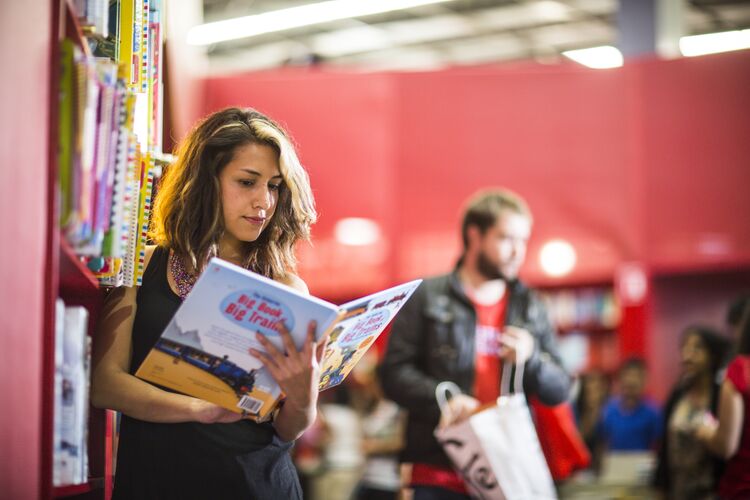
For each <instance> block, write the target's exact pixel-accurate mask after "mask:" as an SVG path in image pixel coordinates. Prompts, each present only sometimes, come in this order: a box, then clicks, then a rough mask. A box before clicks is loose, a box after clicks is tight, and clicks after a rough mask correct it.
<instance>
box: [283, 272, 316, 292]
mask: <svg viewBox="0 0 750 500" xmlns="http://www.w3.org/2000/svg"><path fill="white" fill-rule="evenodd" d="M279 281H281V282H282V283H284V284H285V285H287V286H290V287H292V288H294V289H295V290H297V291H299V292H302V293H306V294H308V295H309V294H310V290H309V289H308V288H307V283H305V282H304V280H302V278H300V277H299V276H297V275H296V274H292V273H287V275H286V276H284V278H282V279H280V280H279Z"/></svg>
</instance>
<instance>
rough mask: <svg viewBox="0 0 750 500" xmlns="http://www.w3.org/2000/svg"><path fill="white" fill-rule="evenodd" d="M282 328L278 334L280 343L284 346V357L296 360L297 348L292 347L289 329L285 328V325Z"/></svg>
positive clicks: (292, 342) (292, 341)
mask: <svg viewBox="0 0 750 500" xmlns="http://www.w3.org/2000/svg"><path fill="white" fill-rule="evenodd" d="M282 326H283V327H282V328H280V329H279V334H280V335H281V342H282V343H283V344H284V349H285V350H286V355H287V356H288V357H289V358H290V359H297V358H298V357H299V352H297V346H295V345H294V340H293V339H292V334H291V333H289V329H288V328H287V327H286V325H282Z"/></svg>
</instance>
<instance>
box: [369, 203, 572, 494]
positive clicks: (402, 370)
mask: <svg viewBox="0 0 750 500" xmlns="http://www.w3.org/2000/svg"><path fill="white" fill-rule="evenodd" d="M531 226H532V216H531V212H530V211H529V208H528V206H527V205H526V202H525V201H524V200H523V199H522V198H521V197H519V196H518V195H516V194H515V193H512V192H510V191H507V190H488V191H484V192H481V193H478V194H477V195H475V196H474V197H472V198H471V199H470V200H469V202H468V205H467V207H466V209H465V211H464V214H463V222H462V227H461V236H462V239H463V254H462V255H461V257H460V258H459V260H458V262H457V264H456V266H455V268H454V269H453V271H451V272H450V273H448V274H446V275H443V276H439V277H436V278H432V279H427V280H425V281H424V282H423V283H422V285H421V286H420V287H419V288H418V289H417V291H416V292H415V293H414V295H413V296H412V298H411V300H410V301H409V302H408V303H407V304H406V305H405V306H404V308H403V309H402V311H401V313H400V314H399V315H398V316H397V317H396V319H395V320H394V323H393V327H392V330H391V335H390V337H389V341H388V347H387V350H386V354H385V356H384V360H383V363H382V364H381V365H380V371H379V374H380V377H381V381H382V384H383V389H384V392H385V395H386V397H388V398H390V399H392V400H394V401H395V402H397V403H398V404H399V405H401V406H402V407H404V408H406V409H407V410H408V419H407V429H406V443H405V447H404V451H403V452H402V454H401V460H402V461H403V462H405V463H411V464H412V467H411V474H410V476H411V477H410V479H408V482H409V485H410V487H411V488H412V489H413V493H414V500H428V499H468V498H469V496H468V493H467V490H466V487H465V485H464V482H463V480H462V479H461V477H460V476H459V474H458V473H457V472H456V471H455V470H454V469H453V468H452V466H451V462H450V460H449V459H448V457H447V456H446V455H445V453H444V452H443V449H442V448H441V446H440V444H438V442H437V440H436V439H435V437H434V435H433V431H434V430H435V427H436V426H437V424H438V420H439V418H440V410H439V408H438V405H437V402H436V400H435V388H436V387H437V385H438V384H439V383H440V382H442V381H452V382H455V383H456V384H457V385H458V386H459V387H460V388H461V391H462V392H463V394H460V395H457V396H455V397H453V398H451V400H450V402H449V407H450V411H449V412H448V413H449V414H450V415H451V416H453V422H454V423H455V422H459V421H461V420H464V419H466V418H468V417H469V416H470V415H471V414H472V412H474V411H475V410H476V409H477V408H478V407H479V406H480V405H483V404H487V403H494V402H495V401H496V400H497V398H498V396H499V394H500V377H501V372H502V369H503V363H504V362H506V361H507V362H509V363H514V362H516V363H524V364H525V368H524V376H523V388H524V391H525V393H526V394H527V395H528V396H531V395H534V396H536V397H537V398H538V399H539V400H540V401H541V402H542V403H543V404H546V405H556V404H559V403H562V402H563V401H565V400H566V399H567V398H568V393H569V390H570V385H571V379H570V377H569V376H568V374H567V373H566V372H565V370H564V369H563V368H562V366H561V363H560V356H559V354H558V349H557V342H556V337H555V333H554V330H553V328H552V326H551V324H550V321H549V319H548V316H547V311H546V310H545V308H544V306H543V305H542V303H541V302H540V300H539V299H538V298H537V296H536V295H535V294H534V293H533V292H532V291H531V290H529V289H528V288H527V287H526V286H525V285H524V284H523V283H522V282H521V281H519V280H518V271H519V269H520V268H521V265H522V264H523V262H524V259H525V257H526V246H527V243H528V240H529V237H530V235H531Z"/></svg>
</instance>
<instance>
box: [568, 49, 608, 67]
mask: <svg viewBox="0 0 750 500" xmlns="http://www.w3.org/2000/svg"><path fill="white" fill-rule="evenodd" d="M562 55H564V56H565V57H567V58H568V59H572V60H573V61H575V62H577V63H579V64H583V65H584V66H588V67H589V68H594V69H606V68H618V67H620V66H622V52H620V51H619V50H617V49H616V48H614V47H612V46H610V45H603V46H601V47H591V48H590V49H580V50H566V51H565V52H563V53H562Z"/></svg>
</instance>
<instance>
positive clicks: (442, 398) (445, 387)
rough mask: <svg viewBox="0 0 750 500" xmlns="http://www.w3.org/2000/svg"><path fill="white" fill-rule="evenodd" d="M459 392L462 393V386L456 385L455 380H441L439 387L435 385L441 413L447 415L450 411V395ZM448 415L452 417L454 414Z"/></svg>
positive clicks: (455, 394)
mask: <svg viewBox="0 0 750 500" xmlns="http://www.w3.org/2000/svg"><path fill="white" fill-rule="evenodd" d="M458 394H461V388H460V387H459V386H458V385H456V383H455V382H451V381H450V380H446V381H444V382H440V383H439V384H438V385H437V387H435V399H437V403H438V406H439V407H440V414H441V415H445V414H446V413H448V412H449V411H450V410H449V408H450V406H449V405H448V396H450V397H453V396H457V395H458ZM448 417H452V415H448Z"/></svg>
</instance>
